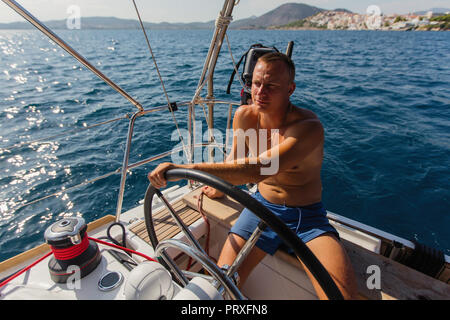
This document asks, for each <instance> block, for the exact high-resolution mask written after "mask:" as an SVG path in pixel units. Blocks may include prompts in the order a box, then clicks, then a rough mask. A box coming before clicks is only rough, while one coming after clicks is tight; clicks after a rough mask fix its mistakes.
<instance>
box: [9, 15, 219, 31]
mask: <svg viewBox="0 0 450 320" xmlns="http://www.w3.org/2000/svg"><path fill="white" fill-rule="evenodd" d="M44 24H45V25H46V26H47V27H49V28H50V29H53V30H57V29H67V25H66V20H65V19H64V20H50V21H45V22H44ZM144 27H145V28H150V29H153V30H155V29H156V30H157V29H165V30H168V29H169V30H170V29H211V28H214V21H213V20H212V21H209V22H191V23H169V22H161V23H150V22H144ZM140 28H141V26H140V24H139V21H138V20H133V19H119V18H115V17H82V18H81V29H140ZM0 29H34V27H33V26H32V25H31V24H30V23H29V22H26V21H24V22H12V23H0Z"/></svg>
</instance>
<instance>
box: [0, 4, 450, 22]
mask: <svg viewBox="0 0 450 320" xmlns="http://www.w3.org/2000/svg"><path fill="white" fill-rule="evenodd" d="M135 1H136V5H137V7H138V9H139V11H140V15H141V17H142V19H143V20H144V21H147V22H163V21H167V22H194V21H195V22H205V21H209V20H214V19H215V18H216V17H217V14H218V13H219V11H220V10H221V8H222V6H223V2H224V1H223V0H135ZM17 2H18V3H19V4H20V5H22V6H23V7H24V8H25V9H27V10H28V11H29V12H30V13H32V14H33V15H34V16H35V17H37V18H38V19H39V20H41V21H47V20H60V19H66V18H68V17H69V16H70V15H71V12H68V9H69V8H70V7H71V6H77V8H79V12H80V16H81V18H83V16H85V17H92V16H106V17H111V16H114V17H118V18H126V19H137V16H136V11H135V9H134V6H133V2H132V0H18V1H17ZM288 2H297V3H305V4H308V5H311V6H315V7H319V8H322V9H336V8H345V9H348V10H350V11H353V12H355V13H366V10H367V8H368V7H369V6H371V5H377V6H378V7H380V9H381V11H382V12H383V13H385V14H393V13H398V14H406V13H409V12H414V11H421V10H427V9H430V8H435V7H444V8H450V0H446V1H442V0H427V1H423V0H410V1H408V0H352V1H350V0H304V1H295V0H240V2H239V4H238V5H237V6H236V7H235V9H234V12H233V19H234V20H238V19H243V18H248V17H250V16H253V15H255V16H260V15H263V14H264V13H266V12H268V11H270V10H273V9H275V8H277V7H278V6H280V5H282V4H284V3H288ZM72 12H73V11H72ZM14 21H23V19H22V18H21V17H20V16H19V15H18V14H17V13H15V12H14V11H13V10H12V9H11V8H9V7H8V6H7V5H6V4H5V3H3V2H2V1H0V23H8V22H14Z"/></svg>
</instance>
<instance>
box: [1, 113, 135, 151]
mask: <svg viewBox="0 0 450 320" xmlns="http://www.w3.org/2000/svg"><path fill="white" fill-rule="evenodd" d="M128 118H129V116H128V114H126V115H124V116H122V117H119V118H114V119H110V120H106V121H103V122H99V123H95V124H93V125H90V126H85V127H83V128H77V129H72V130H67V131H63V132H62V133H59V134H55V135H53V136H49V137H44V138H40V139H36V140H32V141H23V142H20V143H16V144H14V145H11V146H9V147H6V148H0V152H10V153H11V151H12V150H14V149H17V148H20V147H23V146H25V145H32V144H35V143H39V142H43V141H47V140H53V139H56V138H60V137H64V136H66V135H69V134H73V133H78V132H81V131H84V130H89V129H92V128H95V127H98V126H101V125H104V124H108V123H113V122H116V121H119V120H123V119H128Z"/></svg>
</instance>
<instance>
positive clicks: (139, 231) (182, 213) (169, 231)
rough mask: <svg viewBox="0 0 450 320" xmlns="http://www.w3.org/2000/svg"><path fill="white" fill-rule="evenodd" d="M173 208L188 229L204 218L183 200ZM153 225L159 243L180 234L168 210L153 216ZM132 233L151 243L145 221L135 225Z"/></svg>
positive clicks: (165, 209) (174, 204) (131, 229)
mask: <svg viewBox="0 0 450 320" xmlns="http://www.w3.org/2000/svg"><path fill="white" fill-rule="evenodd" d="M172 207H173V209H174V210H175V212H176V213H177V215H178V216H179V217H180V218H181V220H183V222H184V223H185V225H186V226H188V227H189V226H190V225H192V224H193V223H194V222H196V221H197V220H198V219H200V218H201V217H202V215H201V214H200V212H198V211H197V210H194V209H192V208H190V207H189V206H188V205H187V204H186V203H185V202H184V201H183V200H178V201H177V202H175V203H173V204H172ZM153 223H154V228H155V232H156V237H157V239H158V242H160V241H162V240H165V239H171V238H173V237H175V235H177V234H178V233H179V232H180V228H179V227H178V225H177V224H176V222H175V220H174V219H173V217H172V216H171V215H170V213H169V210H168V209H167V208H164V209H163V210H161V211H159V212H157V213H156V214H155V215H154V216H153ZM130 231H131V232H133V233H135V234H136V235H137V236H138V237H139V238H141V239H142V240H144V241H145V242H147V243H150V238H149V236H148V233H147V228H146V225H145V221H140V222H139V223H137V224H136V225H133V226H132V227H131V228H130ZM150 244H151V243H150Z"/></svg>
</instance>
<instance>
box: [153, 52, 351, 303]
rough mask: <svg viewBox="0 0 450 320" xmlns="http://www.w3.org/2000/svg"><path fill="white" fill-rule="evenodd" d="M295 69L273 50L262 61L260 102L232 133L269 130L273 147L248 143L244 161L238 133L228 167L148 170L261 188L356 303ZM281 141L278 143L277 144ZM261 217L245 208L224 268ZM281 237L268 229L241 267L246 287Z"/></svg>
mask: <svg viewBox="0 0 450 320" xmlns="http://www.w3.org/2000/svg"><path fill="white" fill-rule="evenodd" d="M294 76H295V67H294V64H293V63H292V61H291V59H289V58H288V57H287V56H286V55H284V54H281V53H269V54H266V55H264V56H263V57H261V58H260V59H259V60H258V62H257V64H256V66H255V69H254V72H253V80H252V99H253V104H252V105H247V106H241V107H240V108H238V109H237V110H236V112H235V115H234V119H233V131H234V132H237V131H239V130H238V129H242V130H243V131H244V132H245V131H247V130H259V129H266V130H267V132H269V133H270V132H274V131H273V129H276V131H275V136H274V135H273V134H272V135H271V134H267V135H266V136H267V137H265V138H266V139H267V144H260V141H259V139H263V138H262V137H263V136H262V135H257V139H258V143H257V144H253V145H251V144H249V143H248V141H249V139H247V140H246V145H245V147H246V148H245V155H247V151H250V152H251V154H252V155H255V156H245V155H244V157H245V158H244V159H242V158H240V159H239V158H238V156H241V157H242V155H239V154H238V153H239V152H238V150H239V149H238V143H239V141H238V136H237V135H236V134H235V135H234V137H233V145H232V150H231V152H230V155H229V156H228V157H227V159H226V161H225V162H224V163H194V164H187V165H186V164H185V165H177V164H172V163H162V164H160V165H159V166H158V167H157V168H156V169H155V170H153V171H152V172H151V173H149V175H148V178H149V180H150V182H151V183H152V185H153V186H155V187H156V188H161V187H164V186H166V183H167V182H166V180H165V177H164V172H165V171H166V170H169V169H173V168H191V169H196V170H201V171H205V172H208V173H210V174H213V175H215V176H217V177H219V178H222V179H224V180H226V181H228V182H230V183H232V184H234V185H242V184H245V183H257V184H258V192H257V193H256V195H254V197H255V198H256V199H258V200H259V201H260V202H262V203H263V204H264V205H265V206H266V207H268V208H269V209H270V210H271V211H272V212H273V213H274V214H276V215H277V216H278V217H279V218H280V219H282V220H283V221H285V223H286V224H287V225H288V226H289V227H290V228H292V229H293V230H294V231H295V232H296V233H297V234H298V236H299V237H300V238H301V239H302V240H303V241H304V242H305V243H306V245H307V246H308V247H309V249H310V250H311V251H312V252H313V253H314V254H315V255H316V257H317V258H318V259H319V261H320V262H321V263H322V264H323V266H324V267H325V269H327V271H328V272H329V273H330V275H331V277H332V278H333V280H334V281H335V283H336V285H337V286H338V288H339V290H340V291H341V292H342V294H343V296H344V298H345V299H356V298H357V286H356V279H355V275H354V273H353V269H352V266H351V263H350V260H349V258H348V256H347V254H346V252H345V249H344V247H343V246H342V244H341V243H340V241H339V235H338V234H337V232H336V230H335V229H334V228H333V227H332V226H331V225H330V224H329V222H328V219H327V218H326V211H325V209H324V207H323V205H322V202H321V200H322V183H321V179H320V170H321V166H322V159H323V143H324V130H323V127H322V125H321V123H320V121H319V119H318V118H317V116H316V115H315V114H314V113H313V112H311V111H309V110H306V109H303V108H299V107H296V106H294V105H293V104H291V102H290V96H291V95H292V93H293V92H294V90H295V82H294ZM275 140H277V142H278V143H277V144H276V145H274V143H273V141H275ZM255 145H256V146H261V145H268V146H269V149H268V150H263V149H261V150H258V148H257V149H256V150H252V149H255V148H254V146H255ZM275 160H276V163H277V165H278V168H277V169H278V170H277V172H276V173H275V174H272V175H267V174H262V172H263V170H262V169H264V168H266V169H267V167H268V165H267V164H268V163H271V162H273V161H275ZM203 192H204V193H205V194H206V195H207V196H208V197H210V198H218V197H221V196H223V194H222V193H221V192H220V191H218V190H216V189H213V188H211V187H204V188H203ZM258 220H259V219H258V218H256V216H255V215H254V214H253V213H252V212H251V211H249V210H248V209H244V210H243V211H242V213H241V215H240V216H239V219H238V220H237V222H236V223H235V225H234V226H233V227H232V229H231V230H230V233H229V234H228V238H227V239H226V241H225V244H224V246H223V249H222V252H221V254H220V257H219V261H218V265H219V266H223V265H231V264H232V263H233V261H234V259H235V258H236V256H237V254H238V252H239V251H240V249H241V248H242V246H243V245H244V243H245V242H246V240H247V239H248V237H249V236H250V234H251V233H252V232H253V230H254V229H255V228H256V225H257V224H258ZM279 244H281V240H280V239H279V238H278V237H276V235H275V234H274V232H273V231H272V230H270V229H266V230H265V231H264V232H263V233H262V235H261V237H260V238H259V240H258V242H257V243H256V246H255V247H254V248H253V250H252V252H251V253H250V254H249V256H248V257H247V259H246V260H245V261H244V262H243V263H242V265H241V267H240V268H239V270H238V273H239V277H240V279H241V285H242V284H243V283H244V282H245V280H246V279H247V278H248V276H249V275H250V273H251V271H252V270H253V268H254V267H255V266H256V265H257V264H258V263H259V262H260V261H261V260H262V259H263V258H264V257H265V255H266V254H267V253H269V254H272V255H273V254H274V253H275V251H276V250H277V249H278V246H279ZM303 267H304V269H305V271H306V273H307V274H308V276H309V278H310V279H311V281H312V283H313V286H314V288H315V290H316V293H317V295H318V297H319V298H320V299H326V298H327V297H326V295H325V293H324V292H323V290H322V288H321V287H320V285H319V284H318V282H317V281H316V280H315V279H314V277H313V276H312V274H311V273H310V272H309V271H308V269H307V268H306V267H305V265H303Z"/></svg>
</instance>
